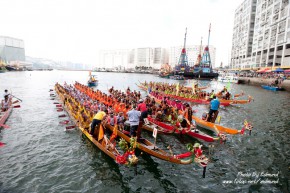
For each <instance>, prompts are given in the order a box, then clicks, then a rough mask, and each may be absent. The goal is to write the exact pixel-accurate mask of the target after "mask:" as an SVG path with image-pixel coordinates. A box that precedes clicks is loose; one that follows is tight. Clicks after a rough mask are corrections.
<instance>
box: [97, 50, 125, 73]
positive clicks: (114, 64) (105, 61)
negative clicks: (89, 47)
mask: <svg viewBox="0 0 290 193" xmlns="http://www.w3.org/2000/svg"><path fill="white" fill-rule="evenodd" d="M129 52H130V51H129V50H126V49H119V50H101V51H100V66H98V67H99V68H107V69H120V70H123V69H124V68H125V69H126V68H128V64H129Z"/></svg>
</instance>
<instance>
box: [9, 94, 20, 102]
mask: <svg viewBox="0 0 290 193" xmlns="http://www.w3.org/2000/svg"><path fill="white" fill-rule="evenodd" d="M10 95H11V96H13V97H14V98H16V99H18V100H20V102H22V100H21V99H20V98H18V97H16V96H14V95H12V94H10Z"/></svg>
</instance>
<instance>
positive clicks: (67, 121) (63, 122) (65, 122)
mask: <svg viewBox="0 0 290 193" xmlns="http://www.w3.org/2000/svg"><path fill="white" fill-rule="evenodd" d="M68 123H69V120H64V121H61V122H59V124H63V125H66V124H68Z"/></svg>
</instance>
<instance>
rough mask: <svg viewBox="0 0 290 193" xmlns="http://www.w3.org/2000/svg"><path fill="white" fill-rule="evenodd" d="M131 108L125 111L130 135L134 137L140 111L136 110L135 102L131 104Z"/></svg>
mask: <svg viewBox="0 0 290 193" xmlns="http://www.w3.org/2000/svg"><path fill="white" fill-rule="evenodd" d="M132 107H133V108H132V109H131V110H130V111H129V112H127V115H128V119H129V123H130V136H131V137H136V131H137V129H138V126H139V121H140V117H141V112H140V111H137V110H136V104H133V106H132Z"/></svg>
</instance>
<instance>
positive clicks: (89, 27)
mask: <svg viewBox="0 0 290 193" xmlns="http://www.w3.org/2000/svg"><path fill="white" fill-rule="evenodd" d="M241 3H242V0H1V11H0V18H1V25H0V36H10V37H15V38H20V39H23V40H24V43H25V51H26V55H27V56H32V57H42V58H48V59H53V60H62V61H73V62H83V63H85V64H90V65H94V66H96V65H98V63H99V59H98V53H99V50H101V49H125V48H138V47H139V48H140V47H171V46H181V45H183V38H184V32H185V28H186V27H187V29H188V30H187V44H188V45H194V44H197V45H198V44H199V43H200V37H201V36H202V37H203V39H204V42H207V36H208V28H209V24H210V23H211V37H210V44H211V45H214V46H215V47H216V49H217V50H216V64H218V65H219V64H220V63H221V62H223V63H224V64H227V63H228V60H229V57H230V49H231V39H232V28H233V21H234V12H235V9H236V8H237V6H238V5H239V4H241Z"/></svg>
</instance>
